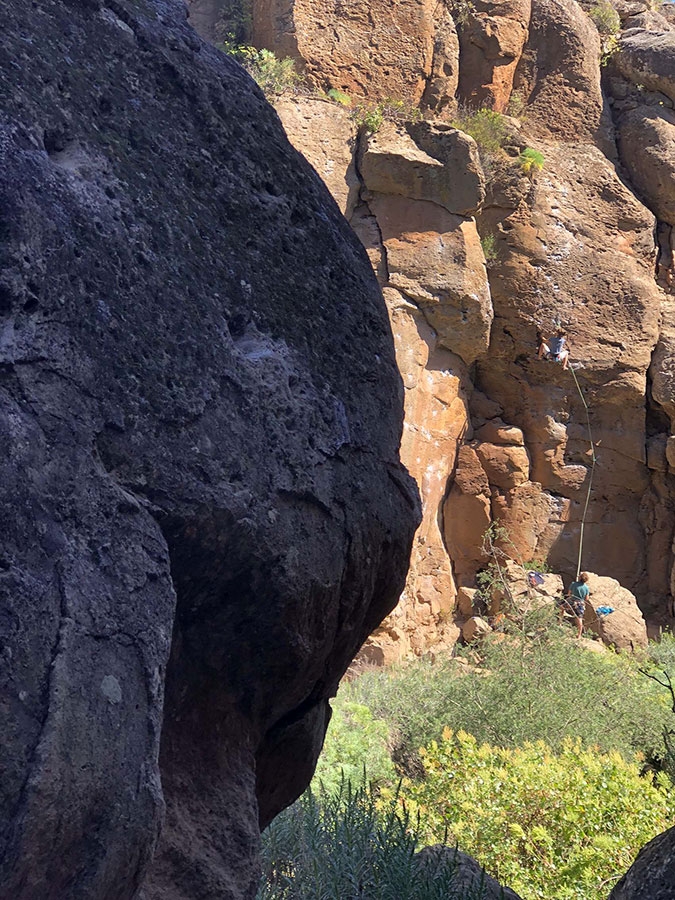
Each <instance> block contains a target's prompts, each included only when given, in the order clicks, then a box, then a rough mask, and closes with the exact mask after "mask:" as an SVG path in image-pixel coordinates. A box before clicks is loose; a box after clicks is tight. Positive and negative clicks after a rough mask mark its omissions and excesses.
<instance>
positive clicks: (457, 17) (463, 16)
mask: <svg viewBox="0 0 675 900" xmlns="http://www.w3.org/2000/svg"><path fill="white" fill-rule="evenodd" d="M445 5H446V7H447V8H448V10H449V12H450V15H451V16H452V18H453V21H454V22H455V24H456V25H459V26H460V27H462V26H464V25H468V24H469V22H470V21H471V16H472V15H473V13H474V12H475V11H476V6H475V4H474V3H473V2H472V0H445Z"/></svg>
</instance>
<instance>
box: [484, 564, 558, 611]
mask: <svg viewBox="0 0 675 900" xmlns="http://www.w3.org/2000/svg"><path fill="white" fill-rule="evenodd" d="M501 569H502V577H501V579H499V580H497V581H495V583H494V585H493V586H492V590H491V592H490V614H491V615H493V616H496V615H498V614H499V613H500V612H507V613H509V612H516V613H518V615H520V616H524V615H526V614H527V613H530V612H533V611H534V610H537V609H541V608H542V607H546V606H553V605H554V603H555V602H556V601H557V599H558V598H559V597H560V596H561V595H562V592H563V582H562V578H561V577H560V576H559V575H555V574H553V573H551V572H547V573H546V574H544V575H542V576H541V577H542V583H541V584H535V585H532V584H530V583H529V580H528V571H527V570H526V569H524V568H523V567H522V566H520V565H518V564H517V563H514V562H513V561H512V560H507V562H506V564H505V565H503V566H502V567H501Z"/></svg>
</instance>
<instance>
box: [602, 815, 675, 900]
mask: <svg viewBox="0 0 675 900" xmlns="http://www.w3.org/2000/svg"><path fill="white" fill-rule="evenodd" d="M609 900H675V828H669V829H668V831H664V832H663V834H659V835H657V836H656V837H655V838H654V839H653V840H651V841H650V842H649V843H648V844H646V845H645V846H644V847H643V848H642V850H640V852H639V853H638V857H637V859H636V860H635V862H634V863H633V865H632V866H631V867H630V869H629V870H628V871H627V872H626V874H625V875H624V876H623V878H622V879H621V881H619V882H618V884H617V885H616V887H615V888H614V890H613V891H612V893H611V894H610V895H609Z"/></svg>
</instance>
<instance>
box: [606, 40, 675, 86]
mask: <svg viewBox="0 0 675 900" xmlns="http://www.w3.org/2000/svg"><path fill="white" fill-rule="evenodd" d="M612 62H613V64H614V65H615V66H616V67H617V69H618V70H619V72H620V73H621V74H622V75H623V76H624V77H625V78H627V79H628V80H629V81H631V82H633V84H640V85H642V86H643V88H648V89H649V90H650V91H658V92H659V93H660V94H665V96H666V97H668V98H670V100H672V101H673V102H675V31H666V32H652V31H639V30H636V31H633V30H629V31H628V32H627V33H625V34H623V35H622V36H621V38H620V40H619V49H618V52H617V54H616V59H613V60H612Z"/></svg>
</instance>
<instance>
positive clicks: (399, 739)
mask: <svg viewBox="0 0 675 900" xmlns="http://www.w3.org/2000/svg"><path fill="white" fill-rule="evenodd" d="M526 627H529V626H527V625H526ZM530 633H531V634H532V633H534V634H535V637H534V638H530V639H528V640H526V639H524V638H523V637H522V635H519V634H517V633H516V634H511V635H508V634H507V635H506V636H495V638H487V639H486V640H485V641H484V642H483V643H482V644H481V648H480V653H481V658H480V659H478V658H477V657H476V650H475V649H473V648H472V649H471V650H470V651H467V653H468V655H469V661H470V662H472V663H474V666H473V668H474V670H473V671H468V672H466V671H465V670H466V669H467V668H471V667H467V666H461V665H459V664H458V663H457V662H453V661H452V660H449V659H439V660H438V661H437V662H436V663H432V662H429V661H426V660H420V661H417V662H415V663H412V664H411V665H409V666H406V667H401V668H398V669H393V670H388V671H381V670H376V671H369V672H365V673H364V674H363V675H362V676H361V677H360V678H358V679H356V680H354V681H353V682H351V683H349V684H347V685H344V686H343V687H342V688H341V689H340V691H341V695H342V696H344V697H345V698H346V699H349V700H354V701H356V702H358V703H361V704H364V705H365V706H368V707H369V708H370V709H371V710H372V712H373V714H374V715H375V716H376V717H379V718H382V719H384V720H385V721H386V722H387V724H388V726H389V732H390V735H391V740H392V742H393V745H394V759H395V761H396V762H397V763H398V764H399V765H401V766H402V767H403V769H405V768H406V766H407V765H408V763H410V764H411V765H412V767H413V769H414V766H415V762H416V751H417V748H419V747H421V746H423V745H425V744H428V743H429V741H431V740H434V739H438V738H439V737H440V735H441V733H442V731H443V728H444V727H445V726H449V727H452V728H454V729H456V730H457V729H463V730H465V731H468V732H469V733H471V734H474V735H475V736H476V737H477V739H478V740H479V741H487V742H489V743H492V744H497V745H499V746H503V747H515V746H518V745H520V744H522V743H524V742H525V741H537V740H546V741H547V742H548V743H549V744H552V746H553V747H554V749H556V750H557V749H559V748H560V747H561V746H562V744H563V742H564V741H565V739H566V738H569V737H573V738H577V737H578V738H581V740H582V741H583V743H584V744H585V745H586V746H589V745H597V746H598V747H599V748H600V749H601V750H602V751H605V752H609V751H610V750H617V751H619V752H620V753H622V754H623V755H624V757H625V758H626V759H631V758H632V757H633V755H634V754H635V753H642V754H644V755H646V756H648V757H649V758H650V759H652V760H654V761H656V762H658V760H659V759H660V758H661V757H662V755H663V737H662V731H663V727H664V725H669V724H670V722H671V718H672V714H671V713H670V710H669V704H668V698H667V696H666V692H665V691H663V689H662V688H660V687H659V686H658V685H656V684H655V683H654V682H651V681H650V680H649V679H648V678H645V677H644V675H641V674H640V672H639V671H638V664H637V663H636V662H635V661H634V660H633V659H631V658H629V657H626V656H624V655H617V654H614V653H611V652H610V651H607V652H605V653H591V652H589V651H588V650H584V649H583V648H581V647H578V646H577V645H576V643H575V642H573V641H571V640H570V639H569V638H568V637H567V636H566V634H565V633H564V632H563V630H562V629H561V628H560V627H559V626H557V625H556V624H552V623H551V622H550V621H549V622H548V623H547V624H546V627H545V628H543V629H542V628H538V629H537V630H534V629H533V630H532V631H530ZM475 663H480V665H479V667H478V668H476V666H475ZM342 692H344V694H342Z"/></svg>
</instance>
